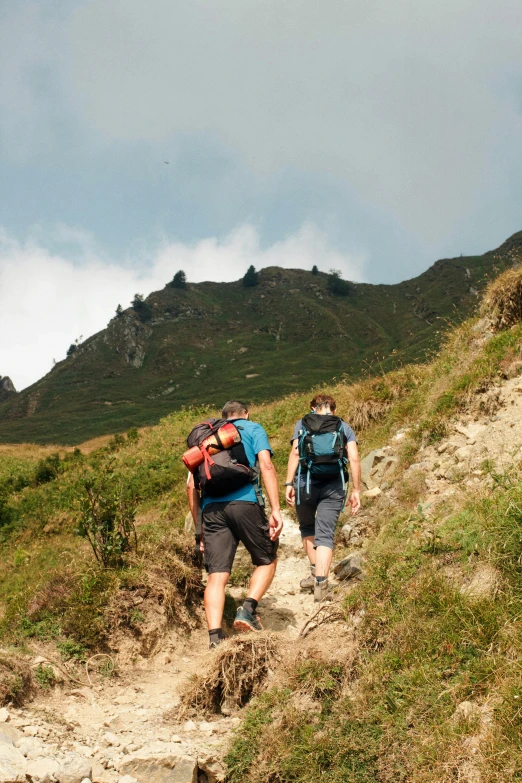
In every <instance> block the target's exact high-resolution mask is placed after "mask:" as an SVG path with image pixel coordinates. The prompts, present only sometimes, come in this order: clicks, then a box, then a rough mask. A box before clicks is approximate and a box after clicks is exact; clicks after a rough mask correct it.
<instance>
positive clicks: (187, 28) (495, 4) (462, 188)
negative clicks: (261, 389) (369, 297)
mask: <svg viewBox="0 0 522 783" xmlns="http://www.w3.org/2000/svg"><path fill="white" fill-rule="evenodd" d="M521 27H522V4H521V3H520V2H519V0H439V2H437V3H434V2H433V0H394V1H393V2H390V0H324V2H322V3H318V2H317V0H263V1H262V2H261V0H255V1H254V0H146V1H145V0H88V1H86V0H53V2H49V0H47V1H45V0H40V1H39V2H34V1H33V2H29V0H16V1H15V0H11V1H10V0H7V2H4V3H3V4H2V5H1V6H0V121H1V122H0V134H1V135H0V375H10V376H11V378H12V380H13V381H14V383H15V385H16V386H17V388H23V387H24V386H26V385H28V384H30V383H32V382H34V381H35V380H36V379H37V378H39V377H40V376H41V375H42V374H44V373H45V372H47V371H48V370H49V369H50V367H51V364H52V359H53V358H55V359H61V358H63V357H64V355H65V351H66V349H67V347H68V345H69V344H70V343H71V342H72V341H73V340H74V339H75V338H76V337H79V336H80V335H83V336H84V337H86V336H88V335H89V334H92V333H93V332H94V331H97V330H98V329H100V328H103V327H104V326H105V324H106V323H107V321H108V320H109V318H110V317H111V316H112V313H113V311H114V308H115V307H116V305H117V304H118V302H121V303H122V304H123V305H124V306H126V305H127V304H128V303H129V301H130V299H131V298H132V296H133V294H134V293H136V292H137V291H139V292H141V293H144V294H148V293H149V292H150V291H151V290H154V289H156V288H159V287H162V286H163V285H164V283H165V282H166V281H167V280H169V279H171V277H172V275H173V274H174V272H175V271H176V270H177V269H179V268H180V267H182V268H184V269H185V271H186V272H187V275H188V278H189V280H192V281H200V280H203V279H215V280H232V279H237V278H238V277H240V276H241V275H242V274H243V273H244V271H245V269H246V267H247V266H248V264H250V263H254V264H255V265H256V266H258V267H262V266H266V265H268V264H274V263H278V264H281V265H284V266H301V267H311V265H312V264H313V263H317V264H318V265H319V267H320V268H321V269H323V270H324V271H328V269H330V268H332V267H334V268H338V269H341V270H342V271H343V273H344V275H345V276H346V277H347V278H350V279H355V280H361V279H365V280H368V281H370V282H398V281H399V280H402V279H406V278H408V277H412V276H414V275H416V274H419V273H421V272H422V271H424V270H425V269H426V268H427V267H428V266H429V265H430V264H431V263H433V262H434V261H435V260H436V259H437V258H439V257H443V256H453V255H460V253H464V254H472V253H478V252H484V251H485V250H488V249H491V248H493V247H496V246H498V245H499V244H500V243H501V242H502V241H503V240H504V239H505V238H506V237H507V236H509V235H510V234H512V233H514V232H515V231H518V230H520V229H522V212H521V205H522V176H521V175H522V37H521V36H520V29H521ZM165 161H168V163H166V162H165Z"/></svg>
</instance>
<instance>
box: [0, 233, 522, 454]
mask: <svg viewBox="0 0 522 783" xmlns="http://www.w3.org/2000/svg"><path fill="white" fill-rule="evenodd" d="M520 257H522V232H519V233H517V234H514V235H513V236H512V237H510V238H509V239H507V240H506V241H505V242H504V243H503V244H502V245H501V246H500V247H499V248H497V249H496V250H493V251H488V252H487V253H485V254H483V255H482V256H460V257H458V258H450V259H440V260H439V261H436V262H435V263H434V264H433V265H432V266H431V267H430V268H429V269H427V270H426V271H425V272H423V273H422V274H421V275H419V276H417V277H415V278H411V279H410V280H406V281H403V282H402V283H395V284H393V285H387V284H377V285H375V284H371V283H350V284H349V293H348V295H346V296H336V295H334V294H332V293H330V292H329V290H328V277H329V276H328V275H326V274H325V273H318V274H317V275H313V274H312V273H311V272H308V271H305V270H301V269H281V268H279V267H268V268H265V269H263V270H261V272H260V273H259V284H258V285H256V286H255V287H251V288H245V287H244V286H243V285H242V283H241V281H236V282H232V283H214V282H204V283H189V284H187V287H186V289H177V288H173V287H172V286H171V285H170V284H167V285H166V286H165V287H164V288H163V289H161V290H159V291H155V292H153V293H151V294H150V295H149V296H148V297H147V298H146V299H145V301H144V308H143V309H136V308H134V307H131V308H127V309H126V310H123V311H122V312H121V314H120V315H116V316H115V317H114V318H112V319H111V321H110V322H109V324H108V326H107V327H106V329H103V330H101V331H100V332H98V333H96V334H94V335H92V336H91V337H89V338H88V339H87V340H85V341H84V342H83V343H82V344H81V345H79V346H77V347H76V349H75V350H73V351H72V353H71V355H70V356H68V357H67V358H66V359H65V360H63V361H61V362H58V363H57V364H56V365H55V367H53V369H52V370H51V371H50V372H49V373H48V374H47V375H46V376H44V377H43V378H41V379H40V380H39V381H37V382H36V383H35V384H33V385H32V386H30V387H29V388H27V389H24V390H23V391H22V392H19V393H17V394H16V395H14V396H11V397H10V399H8V400H6V401H5V402H3V403H1V404H0V442H20V441H28V440H29V441H34V442H39V443H52V442H55V443H64V444H66V443H68V444H71V443H78V442H81V441H83V440H85V439H86V438H89V437H95V436H97V435H101V434H105V433H107V432H114V431H118V430H119V431H123V430H125V429H128V428H129V427H132V426H143V425H149V424H153V423H155V422H157V421H158V420H159V419H160V418H161V417H162V416H164V415H166V414H167V413H169V412H171V411H172V410H176V409H179V408H180V407H182V406H186V405H189V406H191V405H196V406H198V405H199V406H201V405H203V406H208V405H211V406H214V405H218V404H220V402H222V400H223V399H224V398H227V397H229V396H230V395H231V394H233V395H234V396H238V397H246V398H247V399H248V400H249V401H250V402H262V401H266V400H269V399H275V398H277V397H279V396H282V395H286V394H289V393H292V392H295V391H300V390H302V389H304V388H310V387H311V386H314V385H317V384H321V383H328V382H330V381H332V379H334V378H339V377H350V378H353V379H356V378H359V377H361V375H363V374H364V373H367V372H370V373H371V372H375V371H376V370H379V371H382V370H387V369H390V368H391V367H392V366H395V365H396V364H397V363H408V362H418V361H422V360H423V359H425V358H426V356H428V355H429V353H430V352H431V351H433V350H434V349H436V348H437V346H438V344H439V342H440V338H441V334H442V332H443V331H444V328H445V327H446V326H447V324H449V323H459V322H460V321H462V320H463V319H464V318H465V317H467V316H468V315H469V313H470V312H471V311H472V310H473V308H474V306H475V303H476V301H477V296H478V294H479V293H480V291H481V290H482V289H483V288H484V286H485V284H486V283H487V282H488V280H489V279H491V277H494V276H496V275H497V274H498V273H500V272H501V271H503V270H504V269H505V268H507V267H508V266H510V265H513V264H514V263H518V261H519V258H520Z"/></svg>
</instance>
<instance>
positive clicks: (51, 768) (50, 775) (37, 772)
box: [27, 757, 60, 783]
mask: <svg viewBox="0 0 522 783" xmlns="http://www.w3.org/2000/svg"><path fill="white" fill-rule="evenodd" d="M59 766H60V764H59V763H58V761H56V759H49V758H43V757H40V758H38V759H34V760H33V761H30V762H29V764H28V765H27V774H28V775H29V777H30V778H31V779H32V780H33V781H35V783H36V781H38V783H53V781H54V780H55V773H56V772H57V770H58V767H59Z"/></svg>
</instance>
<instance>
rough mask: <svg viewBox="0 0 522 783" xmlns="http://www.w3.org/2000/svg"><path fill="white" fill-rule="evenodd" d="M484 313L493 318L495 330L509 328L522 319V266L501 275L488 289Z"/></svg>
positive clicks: (483, 305)
mask: <svg viewBox="0 0 522 783" xmlns="http://www.w3.org/2000/svg"><path fill="white" fill-rule="evenodd" d="M482 313H483V315H485V316H488V317H489V318H490V319H491V322H492V326H493V328H494V329H495V331H500V330H501V329H509V327H510V326H513V325H514V324H517V323H519V322H520V321H522V266H519V267H518V268H517V269H509V270H508V271H507V272H504V274H502V275H500V277H498V278H497V279H496V280H495V281H494V282H493V283H491V285H490V286H489V288H488V289H487V291H486V294H485V297H484V300H483V303H482Z"/></svg>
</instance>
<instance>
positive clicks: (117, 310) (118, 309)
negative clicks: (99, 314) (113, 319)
mask: <svg viewBox="0 0 522 783" xmlns="http://www.w3.org/2000/svg"><path fill="white" fill-rule="evenodd" d="M121 315H123V307H122V306H121V304H119V305H118V307H117V308H116V316H117V317H118V318H119V317H120V316H121Z"/></svg>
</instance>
